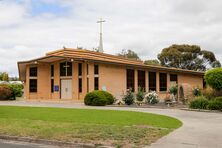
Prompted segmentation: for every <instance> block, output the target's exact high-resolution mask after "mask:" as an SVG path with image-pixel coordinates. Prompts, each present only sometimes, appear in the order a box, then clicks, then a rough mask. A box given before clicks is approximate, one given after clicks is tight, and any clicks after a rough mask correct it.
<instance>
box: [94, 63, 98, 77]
mask: <svg viewBox="0 0 222 148" xmlns="http://www.w3.org/2000/svg"><path fill="white" fill-rule="evenodd" d="M94 74H95V75H98V74H99V65H94Z"/></svg>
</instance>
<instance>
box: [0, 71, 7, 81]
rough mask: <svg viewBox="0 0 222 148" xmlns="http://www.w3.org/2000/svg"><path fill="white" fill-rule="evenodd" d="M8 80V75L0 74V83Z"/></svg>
mask: <svg viewBox="0 0 222 148" xmlns="http://www.w3.org/2000/svg"><path fill="white" fill-rule="evenodd" d="M8 80H9V76H8V73H6V72H0V81H8Z"/></svg>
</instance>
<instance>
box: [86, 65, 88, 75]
mask: <svg viewBox="0 0 222 148" xmlns="http://www.w3.org/2000/svg"><path fill="white" fill-rule="evenodd" d="M86 74H87V75H89V64H87V65H86Z"/></svg>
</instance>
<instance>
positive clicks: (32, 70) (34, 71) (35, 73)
mask: <svg viewBox="0 0 222 148" xmlns="http://www.w3.org/2000/svg"><path fill="white" fill-rule="evenodd" d="M29 77H38V67H37V66H32V67H29Z"/></svg>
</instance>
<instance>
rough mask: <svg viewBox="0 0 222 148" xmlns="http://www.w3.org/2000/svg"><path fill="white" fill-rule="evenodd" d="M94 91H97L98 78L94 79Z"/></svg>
mask: <svg viewBox="0 0 222 148" xmlns="http://www.w3.org/2000/svg"><path fill="white" fill-rule="evenodd" d="M94 90H99V78H98V77H95V78H94Z"/></svg>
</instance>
